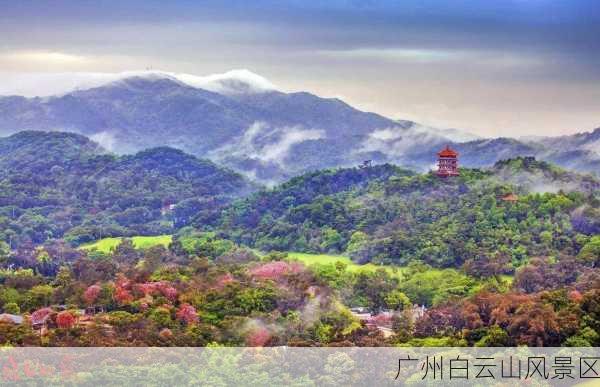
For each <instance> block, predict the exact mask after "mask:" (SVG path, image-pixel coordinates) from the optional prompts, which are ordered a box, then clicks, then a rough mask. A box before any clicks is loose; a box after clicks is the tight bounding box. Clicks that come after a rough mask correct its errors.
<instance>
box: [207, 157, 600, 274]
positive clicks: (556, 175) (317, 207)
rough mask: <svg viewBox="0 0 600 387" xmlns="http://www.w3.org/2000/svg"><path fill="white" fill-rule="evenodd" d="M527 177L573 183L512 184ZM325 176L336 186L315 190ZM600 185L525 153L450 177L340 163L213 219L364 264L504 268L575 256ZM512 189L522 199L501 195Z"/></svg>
mask: <svg viewBox="0 0 600 387" xmlns="http://www.w3.org/2000/svg"><path fill="white" fill-rule="evenodd" d="M358 176H362V178H358V180H354V179H357V177H358ZM528 176H536V178H539V177H540V176H543V177H544V182H545V184H546V185H547V186H552V187H555V186H560V185H561V184H562V185H565V187H567V186H568V187H569V188H571V190H564V191H559V190H555V189H552V190H550V191H549V192H545V193H538V189H539V188H540V187H537V186H531V185H518V184H520V183H522V182H524V181H528V182H530V180H527V177H528ZM331 181H336V182H337V184H336V187H337V189H335V190H331V189H328V188H323V189H322V190H319V189H315V187H328V183H327V182H331ZM315 182H316V183H315ZM320 182H324V183H323V184H321V183H320ZM535 182H536V183H537V180H536V181H535ZM578 187H581V188H582V189H581V190H576V191H573V189H576V188H578ZM599 189H600V185H599V183H598V181H597V180H595V179H593V178H591V177H585V176H580V175H577V174H574V173H568V172H565V171H562V170H560V169H559V168H556V167H554V166H551V165H550V164H547V163H543V162H538V161H536V160H535V159H531V158H520V159H514V160H506V161H503V162H500V163H498V164H496V166H495V167H494V168H492V169H490V170H477V169H465V168H463V169H461V175H460V176H459V177H456V178H449V179H440V178H438V177H437V176H435V174H433V173H426V174H414V173H411V172H408V171H405V170H401V169H397V168H392V167H373V168H372V170H369V168H367V170H364V169H358V168H351V169H338V170H334V171H332V170H328V171H322V172H315V173H311V174H308V175H304V176H301V177H298V178H295V179H293V180H292V181H291V182H288V183H285V184H283V185H281V186H278V187H275V188H274V189H272V190H267V191H262V192H259V193H256V194H254V195H253V196H252V197H251V198H249V199H243V200H241V201H237V202H235V203H233V204H232V205H231V206H230V207H229V208H227V209H226V210H225V211H224V212H223V216H222V217H221V219H220V220H219V222H218V224H217V226H216V227H217V229H218V230H219V231H220V232H221V233H222V235H225V236H227V237H230V238H233V239H234V240H235V241H237V242H240V243H243V244H247V245H249V246H253V247H256V248H259V249H262V250H265V251H269V250H272V249H274V250H281V251H288V250H291V251H300V252H307V253H334V254H341V253H343V254H346V255H349V256H350V257H352V258H353V259H354V260H355V261H357V262H360V263H365V262H373V263H388V264H389V263H393V264H397V265H406V264H408V263H409V262H412V261H423V262H426V263H428V264H431V265H433V266H436V267H460V266H461V265H463V264H465V263H470V264H471V265H472V264H473V263H474V262H476V261H477V262H479V263H482V262H486V264H490V262H496V263H498V262H503V263H502V264H501V265H500V264H499V266H498V267H497V270H499V273H502V272H511V271H513V270H514V268H516V267H518V266H519V265H521V264H523V263H524V262H527V261H528V259H530V258H531V257H535V256H540V255H543V256H559V255H561V254H563V255H577V254H578V252H579V250H580V249H581V247H582V241H584V240H586V238H589V237H590V236H592V235H594V233H595V232H597V231H594V230H596V228H597V227H598V225H600V213H598V211H596V210H594V208H598V204H599V200H600V191H599ZM509 193H516V194H517V197H518V200H517V201H516V202H513V201H505V200H503V198H504V197H505V196H506V195H507V194H509Z"/></svg>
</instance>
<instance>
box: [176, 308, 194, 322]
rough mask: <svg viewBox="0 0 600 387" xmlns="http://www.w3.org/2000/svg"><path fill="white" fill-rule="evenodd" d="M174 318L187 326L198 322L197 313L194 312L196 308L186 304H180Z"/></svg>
mask: <svg viewBox="0 0 600 387" xmlns="http://www.w3.org/2000/svg"><path fill="white" fill-rule="evenodd" d="M176 316H177V319H178V320H179V321H181V322H184V323H185V324H187V325H190V324H195V323H197V322H198V313H197V312H196V308H194V307H193V306H192V305H190V304H188V303H185V304H182V305H181V306H180V307H179V309H178V310H177V313H176Z"/></svg>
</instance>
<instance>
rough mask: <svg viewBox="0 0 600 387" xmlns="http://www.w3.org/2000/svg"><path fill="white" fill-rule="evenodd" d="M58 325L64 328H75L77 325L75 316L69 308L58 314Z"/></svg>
mask: <svg viewBox="0 0 600 387" xmlns="http://www.w3.org/2000/svg"><path fill="white" fill-rule="evenodd" d="M56 325H58V327H59V328H62V329H69V328H73V326H74V325H75V316H73V314H72V313H71V312H69V311H68V310H63V311H62V312H59V313H58V314H57V315H56Z"/></svg>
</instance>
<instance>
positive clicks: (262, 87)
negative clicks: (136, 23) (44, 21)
mask: <svg viewBox="0 0 600 387" xmlns="http://www.w3.org/2000/svg"><path fill="white" fill-rule="evenodd" d="M31 55H34V57H37V56H38V55H42V57H43V56H44V54H40V53H37V54H36V53H33V54H31ZM49 55H50V56H49V57H50V58H55V59H60V58H62V60H69V56H65V55H64V54H57V53H55V54H49ZM71 60H76V59H75V57H74V58H71ZM82 60H83V59H82ZM135 76H138V77H167V78H171V79H174V80H178V81H179V82H182V83H184V84H187V85H189V86H192V87H196V88H202V89H205V90H209V91H213V92H217V93H222V94H238V93H255V92H262V91H268V90H275V89H276V87H275V85H273V84H272V83H271V82H269V81H268V80H267V79H266V78H263V77H261V76H260V75H258V74H255V73H253V72H251V71H249V70H245V69H242V70H231V71H228V72H226V73H223V74H211V75H207V76H198V75H193V74H186V73H173V72H168V71H152V70H150V71H126V72H121V73H93V72H59V73H0V81H1V82H0V95H21V96H24V97H46V96H52V95H61V94H65V93H68V92H71V91H74V90H77V89H80V90H85V89H90V88H93V87H99V86H102V85H106V84H108V83H111V82H117V81H120V80H123V79H126V78H129V77H135Z"/></svg>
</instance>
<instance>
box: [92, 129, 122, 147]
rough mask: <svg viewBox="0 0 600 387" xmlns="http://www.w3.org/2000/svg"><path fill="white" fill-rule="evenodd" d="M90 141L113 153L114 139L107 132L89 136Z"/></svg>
mask: <svg viewBox="0 0 600 387" xmlns="http://www.w3.org/2000/svg"><path fill="white" fill-rule="evenodd" d="M90 140H92V141H94V142H97V143H98V144H100V146H102V147H103V148H104V149H106V150H108V151H113V150H114V146H115V143H116V138H115V136H114V135H113V134H112V133H109V132H107V131H104V132H99V133H96V134H93V135H91V136H90Z"/></svg>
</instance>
